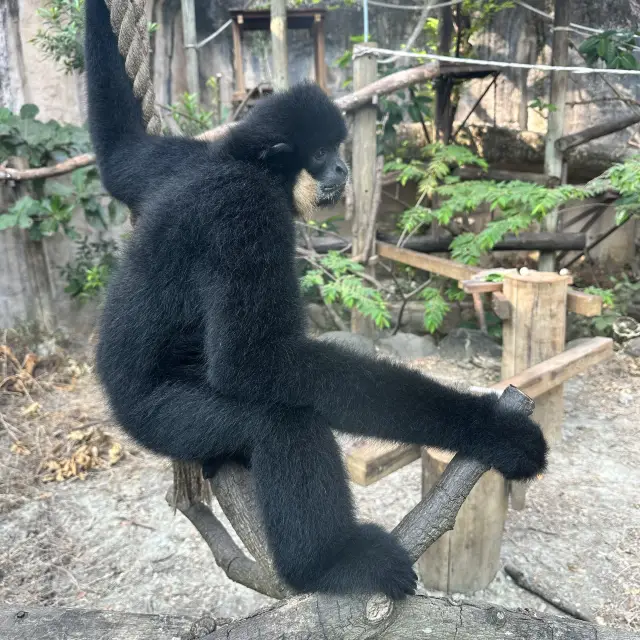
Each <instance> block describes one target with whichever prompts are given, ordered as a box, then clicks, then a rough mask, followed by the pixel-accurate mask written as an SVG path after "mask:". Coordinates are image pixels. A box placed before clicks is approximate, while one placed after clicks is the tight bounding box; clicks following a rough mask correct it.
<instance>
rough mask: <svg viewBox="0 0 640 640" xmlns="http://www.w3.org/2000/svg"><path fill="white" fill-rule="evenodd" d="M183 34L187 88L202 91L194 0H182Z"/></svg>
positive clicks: (191, 90)
mask: <svg viewBox="0 0 640 640" xmlns="http://www.w3.org/2000/svg"><path fill="white" fill-rule="evenodd" d="M180 6H181V8H182V34H183V39H184V46H185V53H184V55H185V61H186V69H185V71H186V76H187V89H188V90H189V93H195V94H199V93H200V73H199V70H198V50H197V49H196V46H195V45H196V42H197V37H196V10H195V6H194V1H193V0H181V2H180Z"/></svg>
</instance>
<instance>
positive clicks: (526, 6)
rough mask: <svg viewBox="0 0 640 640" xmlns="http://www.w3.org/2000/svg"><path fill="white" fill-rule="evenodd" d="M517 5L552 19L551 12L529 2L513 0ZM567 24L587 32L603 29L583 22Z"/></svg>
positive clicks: (600, 31)
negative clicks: (586, 25)
mask: <svg viewBox="0 0 640 640" xmlns="http://www.w3.org/2000/svg"><path fill="white" fill-rule="evenodd" d="M513 1H514V2H515V3H516V4H517V5H520V6H521V7H523V8H524V9H528V10H529V11H532V12H533V13H537V14H538V15H539V16H542V17H543V18H546V19H547V20H553V14H551V13H547V12H546V11H542V10H541V9H538V8H537V7H532V6H531V5H530V4H527V3H526V2H523V1H522V0H513ZM569 26H571V27H573V28H574V29H582V30H583V31H588V32H589V33H603V32H604V29H594V28H593V27H585V26H584V25H583V24H576V23H575V22H570V23H569Z"/></svg>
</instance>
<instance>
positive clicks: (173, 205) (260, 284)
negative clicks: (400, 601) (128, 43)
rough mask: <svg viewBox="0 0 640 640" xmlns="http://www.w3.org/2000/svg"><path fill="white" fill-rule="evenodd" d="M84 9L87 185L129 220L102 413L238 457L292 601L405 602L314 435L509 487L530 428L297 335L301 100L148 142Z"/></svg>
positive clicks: (386, 537)
mask: <svg viewBox="0 0 640 640" xmlns="http://www.w3.org/2000/svg"><path fill="white" fill-rule="evenodd" d="M86 8H87V9H86V10H87V23H86V26H87V52H86V60H87V72H88V88H89V107H90V125H91V133H92V137H93V141H94V144H95V148H96V152H97V155H98V162H99V167H100V170H101V173H102V179H103V181H104V184H105V186H106V188H107V189H108V190H109V191H110V192H111V193H112V194H113V195H114V196H115V197H117V198H118V199H120V200H122V201H123V202H125V203H126V204H128V205H129V206H130V207H132V208H133V210H134V211H135V212H136V214H138V216H139V219H138V223H137V226H136V229H135V233H134V234H133V239H132V240H131V241H130V243H129V245H128V247H127V249H126V252H125V255H124V257H123V259H122V261H121V265H120V268H119V270H118V272H117V274H116V275H115V276H114V279H113V281H112V283H111V286H110V288H109V294H108V298H107V301H106V305H105V309H104V314H103V318H102V325H101V333H100V343H99V347H98V371H99V375H100V378H101V380H102V383H103V385H104V387H105V389H106V392H107V395H108V398H109V400H110V403H111V406H112V407H113V410H114V412H115V415H116V417H117V419H118V420H119V421H120V423H121V424H122V426H123V427H124V428H125V429H126V430H127V431H128V432H129V433H131V434H132V435H133V436H134V437H135V438H136V439H137V440H139V441H140V442H141V443H142V444H144V445H146V446H148V447H149V448H151V449H153V450H154V451H157V452H159V453H161V454H165V455H167V456H170V457H172V458H175V459H180V460H200V461H207V465H206V466H207V469H206V471H207V472H208V474H212V473H215V471H216V469H217V468H218V466H219V464H220V463H221V462H223V461H224V460H227V459H237V458H239V459H241V460H245V461H250V463H251V468H252V473H253V474H254V478H255V484H256V488H257V493H258V498H259V503H260V506H261V509H262V515H263V518H264V522H265V526H266V531H267V535H268V539H269V543H270V545H271V549H272V550H273V554H274V557H275V562H276V565H277V568H278V570H279V571H280V573H281V575H282V576H283V578H284V579H285V580H287V581H288V582H289V583H290V584H291V585H292V586H293V587H295V588H296V589H299V590H300V591H309V590H318V591H327V592H334V593H345V592H356V591H361V592H384V593H386V594H388V595H389V596H391V597H393V598H399V597H403V596H404V595H405V594H406V593H412V592H413V590H414V588H415V580H416V578H415V574H414V573H413V570H412V567H411V561H410V559H409V557H408V555H407V553H406V551H405V550H404V549H402V548H401V547H400V546H399V544H398V543H397V542H396V540H395V538H393V537H392V536H391V535H390V534H388V533H386V532H384V531H383V530H382V529H380V528H378V527H376V526H373V525H364V526H363V525H359V524H357V523H356V521H355V518H354V514H353V505H352V501H351V496H350V492H349V489H348V486H347V482H346V479H345V471H344V468H343V465H342V462H341V460H340V456H339V452H338V447H337V445H336V443H335V440H334V437H333V435H332V432H331V429H337V430H342V431H345V432H349V433H354V434H361V435H369V436H379V437H382V438H388V439H392V440H398V441H403V442H409V443H417V444H423V445H433V446H437V447H443V448H447V449H452V450H457V451H460V452H461V453H463V454H464V455H466V456H470V457H474V458H477V459H478V460H481V461H483V462H485V463H487V464H489V465H491V466H493V467H495V468H496V469H498V470H499V471H501V472H502V473H503V474H504V475H505V476H506V477H507V478H511V479H524V478H531V477H532V476H534V475H535V474H536V473H538V472H539V471H541V470H542V469H543V468H544V465H545V456H546V445H545V442H544V439H543V437H542V434H541V432H540V429H539V428H538V426H537V425H536V424H535V423H534V422H532V421H531V420H530V419H529V418H527V417H525V416H523V415H521V414H516V413H509V412H504V411H500V410H499V409H498V407H497V405H496V398H495V397H476V396H472V395H468V394H464V393H459V392H457V391H453V390H451V389H448V388H446V387H444V386H442V385H440V384H438V383H436V382H434V381H432V380H429V379H427V378H425V377H424V376H422V375H420V374H419V373H417V372H415V371H410V370H408V369H406V368H403V367H401V366H399V365H397V364H392V363H391V362H388V361H384V360H377V359H374V358H369V357H365V356H363V355H359V354H356V353H354V352H351V351H349V350H346V349H344V348H341V347H339V346H337V345H334V344H329V343H321V342H318V341H314V340H311V339H309V338H307V337H306V336H305V333H304V324H305V323H304V312H303V306H302V303H301V299H300V295H299V291H298V282H297V279H296V276H295V273H294V230H293V217H294V215H295V211H294V205H293V198H292V189H293V185H294V182H295V179H296V176H297V175H298V173H299V171H300V170H301V169H303V168H306V169H307V170H309V171H310V172H312V173H315V175H317V176H318V175H321V174H322V173H323V171H324V169H326V167H320V168H318V166H315V165H314V162H316V160H317V156H316V160H314V159H313V158H314V154H315V152H316V151H317V150H318V148H319V147H324V148H326V149H329V150H330V152H331V153H330V154H329V155H330V156H331V158H330V159H332V158H333V156H332V155H331V154H332V153H333V151H334V150H335V149H336V148H337V146H338V145H339V143H340V142H341V141H342V140H343V139H344V136H345V126H344V123H343V120H342V117H341V116H340V114H339V112H338V110H337V109H336V107H335V106H334V105H333V103H332V102H331V101H330V100H329V99H328V98H327V97H326V96H325V95H324V94H323V93H322V91H320V89H318V88H317V87H314V86H311V85H303V86H299V87H296V88H294V89H292V90H290V91H289V92H287V93H284V94H282V95H276V96H274V97H272V98H270V99H266V100H264V101H261V102H260V103H259V105H258V106H257V107H256V108H255V109H254V110H253V111H252V112H251V114H250V115H249V116H248V117H247V118H246V119H245V120H243V121H242V122H241V123H240V124H239V125H238V126H237V128H236V129H234V131H233V132H232V133H231V134H230V135H229V136H227V138H225V139H224V140H222V141H220V142H216V143H204V142H201V141H194V140H187V139H171V138H155V137H149V136H147V135H146V134H145V133H144V130H143V126H142V121H141V111H140V106H139V105H138V104H137V102H136V100H135V99H134V98H133V96H132V93H131V89H130V85H129V81H128V80H127V77H126V74H125V70H124V65H123V63H122V60H121V58H120V55H119V53H118V50H117V47H116V44H115V40H114V38H113V36H112V34H111V27H110V26H109V17H108V13H107V9H106V7H105V4H104V0H87V1H86ZM331 161H332V162H333V160H331ZM331 172H332V175H333V177H334V178H335V177H336V176H337V175H338V174H340V173H341V172H342V169H340V168H338V167H336V168H335V170H334V168H331ZM331 172H330V173H331ZM321 183H322V181H321ZM334 186H335V185H334Z"/></svg>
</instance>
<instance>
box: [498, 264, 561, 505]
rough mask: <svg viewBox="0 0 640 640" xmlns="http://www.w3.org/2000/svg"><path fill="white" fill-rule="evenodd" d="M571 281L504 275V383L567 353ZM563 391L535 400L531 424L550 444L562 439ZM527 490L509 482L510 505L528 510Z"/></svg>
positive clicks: (556, 277)
mask: <svg viewBox="0 0 640 640" xmlns="http://www.w3.org/2000/svg"><path fill="white" fill-rule="evenodd" d="M569 280H570V278H569V276H561V275H558V274H556V273H543V272H538V271H530V272H529V273H528V274H527V275H519V274H517V273H505V276H504V287H503V290H502V292H503V294H504V296H505V298H506V299H507V300H508V301H509V302H510V304H511V317H510V318H509V319H508V320H505V321H504V322H503V324H502V344H503V351H502V379H503V380H504V379H507V378H511V377H512V376H515V375H516V374H518V373H520V372H521V371H523V370H525V369H528V368H529V367H532V366H533V365H536V364H538V363H539V362H543V361H544V360H547V359H548V358H551V357H552V356H555V355H557V354H559V353H561V352H562V351H564V341H565V329H566V318H567V290H568V285H569ZM563 414H564V402H563V386H562V385H559V386H557V387H555V388H554V389H552V390H551V391H548V392H547V393H545V394H543V395H541V396H539V397H538V398H537V399H536V408H535V411H534V413H533V419H534V420H536V421H537V422H538V423H539V424H540V425H541V427H542V430H543V431H544V434H545V437H546V438H547V442H548V443H549V445H553V444H555V443H557V442H559V441H560V440H562V421H563V417H564V416H563ZM525 490H526V485H525V484H524V483H511V487H510V492H511V506H512V507H513V508H514V509H523V508H524V498H525V492H526V491H525Z"/></svg>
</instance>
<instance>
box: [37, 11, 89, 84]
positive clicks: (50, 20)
mask: <svg viewBox="0 0 640 640" xmlns="http://www.w3.org/2000/svg"><path fill="white" fill-rule="evenodd" d="M36 13H37V14H38V16H39V17H40V18H42V22H43V27H42V28H41V29H38V31H37V32H36V35H35V36H34V38H33V39H32V40H31V42H33V43H34V44H35V45H36V46H37V47H38V48H39V49H40V50H41V51H44V53H46V54H47V55H48V56H50V57H51V58H52V59H53V60H55V61H56V62H57V63H59V64H60V65H62V68H63V69H64V71H65V73H72V72H74V71H83V70H84V46H83V43H82V34H83V32H84V0H50V2H48V3H47V5H46V6H45V7H42V8H40V9H38V10H37V11H36Z"/></svg>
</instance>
